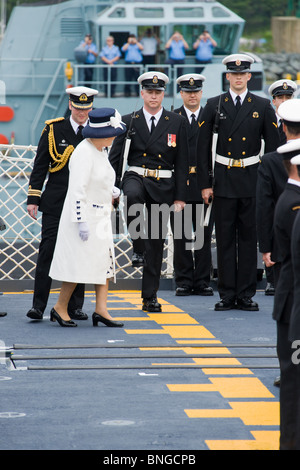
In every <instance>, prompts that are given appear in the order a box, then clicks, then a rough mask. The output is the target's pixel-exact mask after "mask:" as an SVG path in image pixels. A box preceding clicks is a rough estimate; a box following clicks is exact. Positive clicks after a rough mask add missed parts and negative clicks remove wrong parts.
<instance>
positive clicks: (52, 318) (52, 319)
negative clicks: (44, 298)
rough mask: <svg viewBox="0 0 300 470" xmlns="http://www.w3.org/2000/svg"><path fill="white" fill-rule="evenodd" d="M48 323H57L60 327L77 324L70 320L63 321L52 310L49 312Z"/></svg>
mask: <svg viewBox="0 0 300 470" xmlns="http://www.w3.org/2000/svg"><path fill="white" fill-rule="evenodd" d="M50 321H58V323H59V324H60V326H77V323H75V322H73V321H72V320H63V319H62V318H61V316H60V315H59V314H58V313H57V311H56V310H54V308H52V309H51V312H50Z"/></svg>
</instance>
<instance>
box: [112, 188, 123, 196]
mask: <svg viewBox="0 0 300 470" xmlns="http://www.w3.org/2000/svg"><path fill="white" fill-rule="evenodd" d="M120 192H121V191H120V190H119V188H117V187H116V186H114V189H113V194H112V196H113V199H117V198H118V197H119V196H120Z"/></svg>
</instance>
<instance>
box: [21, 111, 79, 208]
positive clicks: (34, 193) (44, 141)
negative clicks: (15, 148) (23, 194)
mask: <svg viewBox="0 0 300 470" xmlns="http://www.w3.org/2000/svg"><path fill="white" fill-rule="evenodd" d="M51 126H53V127H52V128H53V136H54V145H52V144H51V133H50V129H51ZM49 134H50V138H49ZM81 140H82V137H79V136H77V135H76V134H75V132H74V130H73V128H72V125H71V123H70V119H64V118H61V119H59V120H53V121H47V124H46V126H45V128H44V130H43V133H42V135H41V138H40V141H39V144H38V148H37V154H36V157H35V160H34V165H33V169H32V173H31V175H30V180H29V190H28V198H27V204H37V205H38V206H39V210H40V211H41V212H44V213H47V214H52V215H56V216H58V217H59V216H60V214H61V211H62V208H63V204H64V200H65V196H66V193H67V189H68V182H69V168H68V167H69V158H70V155H71V153H72V151H71V148H70V147H69V146H70V145H71V146H73V147H74V148H75V147H76V146H77V145H78V144H79V143H80V142H81ZM68 148H69V150H70V155H69V157H68V158H66V164H65V165H64V166H62V168H61V169H59V170H58V171H54V172H49V168H51V167H52V168H53V169H55V168H57V163H55V162H54V159H53V157H52V156H51V153H52V154H53V155H54V157H55V159H56V158H60V155H63V154H64V152H65V151H66V152H67V153H69V152H68V150H66V149H68ZM47 177H48V181H47V183H46V186H45V190H44V191H43V192H42V193H41V191H42V189H43V185H44V182H45V180H46V178H47Z"/></svg>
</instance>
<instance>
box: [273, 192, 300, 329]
mask: <svg viewBox="0 0 300 470" xmlns="http://www.w3.org/2000/svg"><path fill="white" fill-rule="evenodd" d="M299 208H300V187H299V186H296V185H295V184H290V183H286V186H285V189H284V191H283V193H282V194H281V196H280V197H279V199H278V201H277V204H276V208H275V216H274V235H275V238H276V243H277V244H278V247H279V248H280V256H281V268H280V276H279V279H278V283H277V286H276V289H275V297H274V308H273V318H274V320H276V321H282V322H285V323H288V322H289V320H290V315H291V310H292V305H293V298H294V295H293V288H294V285H293V283H294V277H293V266H292V258H291V236H292V229H293V224H294V221H295V218H296V215H297V212H298V210H299Z"/></svg>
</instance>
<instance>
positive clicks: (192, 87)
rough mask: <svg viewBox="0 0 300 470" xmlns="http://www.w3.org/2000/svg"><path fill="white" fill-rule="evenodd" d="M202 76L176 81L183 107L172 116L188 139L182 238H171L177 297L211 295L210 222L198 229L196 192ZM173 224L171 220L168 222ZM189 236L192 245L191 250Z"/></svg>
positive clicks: (199, 213) (200, 207)
mask: <svg viewBox="0 0 300 470" xmlns="http://www.w3.org/2000/svg"><path fill="white" fill-rule="evenodd" d="M204 81H205V77H204V76H203V75H200V74H197V73H194V74H185V75H181V76H180V77H178V78H177V80H176V83H177V84H178V85H179V89H180V95H181V98H182V100H183V105H182V106H181V107H180V108H178V109H174V112H175V113H177V114H180V115H181V116H183V117H184V118H185V119H186V120H187V122H188V139H189V156H190V160H189V175H188V180H187V205H186V207H185V208H184V210H183V211H182V212H180V213H175V214H174V216H175V217H176V218H180V219H181V222H182V223H181V224H180V225H181V227H182V233H181V236H175V237H174V272H175V282H176V286H177V288H176V295H178V296H183V295H191V294H194V295H204V296H208V295H213V289H212V287H210V285H209V283H210V272H211V233H212V227H213V218H212V217H211V218H210V224H209V226H208V227H203V224H202V225H201V218H202V220H203V219H204V214H203V211H204V210H205V209H204V204H203V200H202V196H201V190H200V188H199V168H198V164H197V152H196V146H197V138H198V133H199V124H200V122H201V121H200V119H201V113H202V110H203V108H202V107H201V98H202V93H203V91H202V88H203V82H204ZM171 220H172V218H171ZM192 232H194V238H195V243H194V244H193V248H194V249H193V250H192V244H191V240H192Z"/></svg>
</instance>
